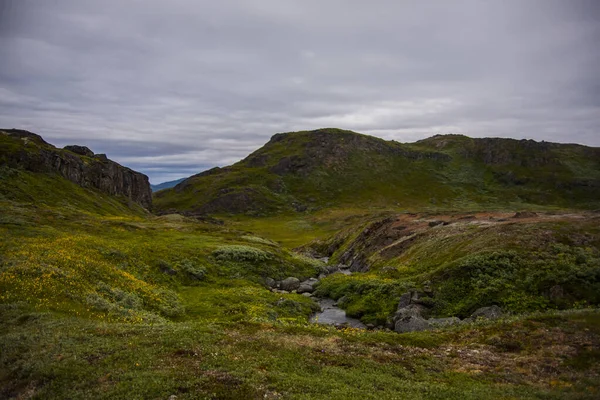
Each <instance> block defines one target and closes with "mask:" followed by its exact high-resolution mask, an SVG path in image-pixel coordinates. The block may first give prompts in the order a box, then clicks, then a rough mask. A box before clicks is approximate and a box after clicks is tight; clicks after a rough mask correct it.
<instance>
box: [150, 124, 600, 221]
mask: <svg viewBox="0 0 600 400" xmlns="http://www.w3.org/2000/svg"><path fill="white" fill-rule="evenodd" d="M344 207H359V208H366V209H378V208H379V209H396V210H424V209H436V210H440V209H441V210H444V209H446V210H450V209H455V210H456V209H486V208H488V209H495V208H511V209H514V208H552V207H558V208H579V209H594V208H598V207H600V149H599V148H591V147H586V146H581V145H574V144H557V143H548V142H535V141H532V140H514V139H490V138H485V139H473V138H468V137H466V136H461V135H443V136H434V137H431V138H429V139H425V140H421V141H418V142H416V143H409V144H402V143H398V142H395V141H385V140H382V139H379V138H376V137H372V136H367V135H362V134H359V133H355V132H351V131H343V130H339V129H319V130H315V131H303V132H292V133H281V134H276V135H274V136H273V137H272V138H271V140H270V141H269V142H268V143H267V144H266V145H264V146H263V147H262V148H260V149H258V150H256V151H255V152H254V153H252V154H250V155H249V156H248V157H246V158H245V159H244V160H242V161H240V162H238V163H236V164H234V165H232V166H229V167H224V168H213V169H211V170H208V171H205V172H202V173H200V174H197V175H194V176H192V177H190V178H188V179H186V180H185V181H183V182H181V183H179V184H178V185H176V186H175V187H174V188H172V189H168V190H164V191H161V192H160V193H157V194H156V195H155V197H154V209H155V210H156V211H157V212H160V213H164V212H169V211H174V210H176V211H180V212H186V213H188V214H247V215H254V216H267V215H278V214H289V213H304V212H314V211H317V210H322V209H330V208H344Z"/></svg>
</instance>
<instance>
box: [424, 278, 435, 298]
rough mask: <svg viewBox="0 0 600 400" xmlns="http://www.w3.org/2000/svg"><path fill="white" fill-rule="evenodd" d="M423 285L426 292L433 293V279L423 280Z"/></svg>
mask: <svg viewBox="0 0 600 400" xmlns="http://www.w3.org/2000/svg"><path fill="white" fill-rule="evenodd" d="M422 286H423V292H425V294H427V295H430V294H432V293H433V289H432V287H431V281H425V282H423V284H422Z"/></svg>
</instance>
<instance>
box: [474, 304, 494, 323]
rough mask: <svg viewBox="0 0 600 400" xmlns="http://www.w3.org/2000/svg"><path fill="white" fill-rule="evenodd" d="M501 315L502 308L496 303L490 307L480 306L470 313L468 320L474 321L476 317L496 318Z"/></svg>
mask: <svg viewBox="0 0 600 400" xmlns="http://www.w3.org/2000/svg"><path fill="white" fill-rule="evenodd" d="M501 316H502V309H501V308H500V307H498V306H496V305H493V306H490V307H481V308H478V309H477V310H475V312H474V313H473V314H471V317H470V318H469V319H470V320H472V321H474V320H476V319H477V318H485V319H496V318H500V317H501Z"/></svg>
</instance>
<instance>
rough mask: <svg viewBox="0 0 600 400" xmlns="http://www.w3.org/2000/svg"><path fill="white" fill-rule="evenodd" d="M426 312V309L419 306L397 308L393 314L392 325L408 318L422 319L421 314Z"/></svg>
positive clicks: (411, 305)
mask: <svg viewBox="0 0 600 400" xmlns="http://www.w3.org/2000/svg"><path fill="white" fill-rule="evenodd" d="M426 310H427V308H426V307H424V306H422V305H420V304H410V305H408V306H406V307H403V308H399V309H398V310H397V311H396V313H395V314H394V323H395V322H397V321H398V320H401V319H405V318H408V317H419V318H422V317H423V313H424V312H425V311H426Z"/></svg>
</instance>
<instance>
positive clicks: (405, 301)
mask: <svg viewBox="0 0 600 400" xmlns="http://www.w3.org/2000/svg"><path fill="white" fill-rule="evenodd" d="M411 297H412V294H411V293H410V292H406V293H404V294H403V295H402V296H400V301H399V302H398V309H400V308H404V307H407V306H408V305H409V304H410V298H411Z"/></svg>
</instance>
